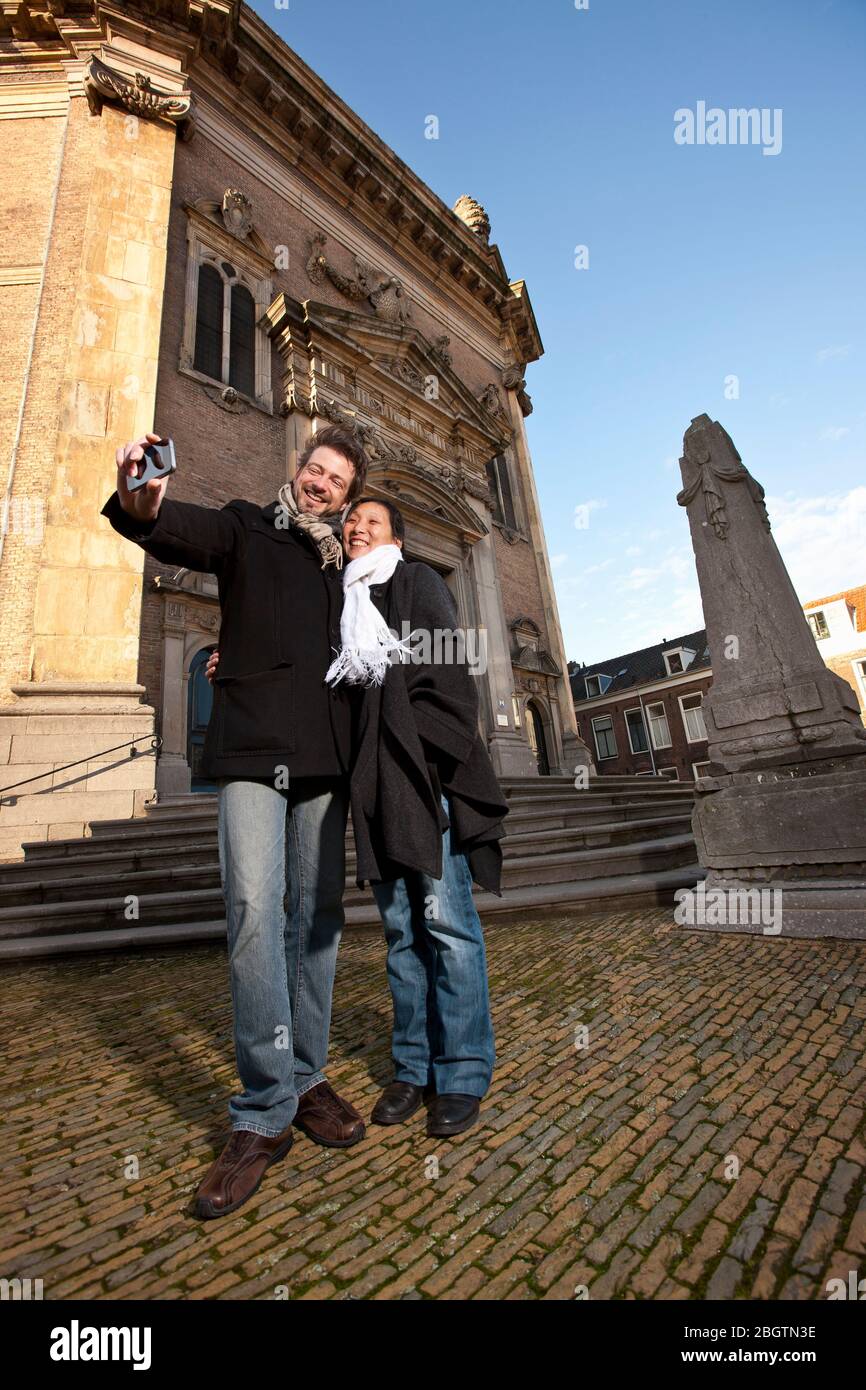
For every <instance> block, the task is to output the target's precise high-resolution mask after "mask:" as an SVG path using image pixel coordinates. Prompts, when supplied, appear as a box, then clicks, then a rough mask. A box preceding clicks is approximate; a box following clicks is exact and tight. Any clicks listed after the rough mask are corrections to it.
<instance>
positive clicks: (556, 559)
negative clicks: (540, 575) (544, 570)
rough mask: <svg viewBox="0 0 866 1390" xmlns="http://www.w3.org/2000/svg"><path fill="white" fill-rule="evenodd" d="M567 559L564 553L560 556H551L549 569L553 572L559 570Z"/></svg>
mask: <svg viewBox="0 0 866 1390" xmlns="http://www.w3.org/2000/svg"><path fill="white" fill-rule="evenodd" d="M567 559H568V556H567V555H566V553H565V551H563V552H562V554H561V555H551V557H550V568H551V569H554V570H555V569H559V568H560V566H561V565H564V564H565V562H566V560H567Z"/></svg>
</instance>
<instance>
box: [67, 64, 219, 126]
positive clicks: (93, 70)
mask: <svg viewBox="0 0 866 1390" xmlns="http://www.w3.org/2000/svg"><path fill="white" fill-rule="evenodd" d="M84 90H85V93H86V95H87V104H88V106H89V107H90V110H91V112H92V114H93V115H94V116H98V115H99V114H100V112H101V110H102V106H103V102H105V101H110V102H116V103H119V105H121V106H122V107H124V109H125V110H127V111H129V112H131V113H132V115H133V116H140V117H141V118H142V119H143V120H159V119H162V120H166V121H173V122H174V124H175V125H177V127H178V130H179V132H180V134H181V138H182V139H184V140H188V139H189V137H190V135H191V134H192V123H191V117H192V109H193V104H194V100H195V99H194V97H193V95H192V93H191V92H190V93H180V94H178V93H175V92H162V91H160V90H159V89H158V88H156V87H154V85H153V83H152V81H151V79H150V78H149V77H148V76H147V74H146V73H143V72H137V73H136V74H135V76H134V78H130V77H127V75H126V74H125V73H122V72H117V71H116V70H115V69H114V68H110V67H108V66H106V64H105V63H103V62H102V61H101V60H100V59H99V58H97V56H96V54H95V53H94V54H92V55H91V58H90V62H89V63H88V65H87V70H86V72H85V75H84Z"/></svg>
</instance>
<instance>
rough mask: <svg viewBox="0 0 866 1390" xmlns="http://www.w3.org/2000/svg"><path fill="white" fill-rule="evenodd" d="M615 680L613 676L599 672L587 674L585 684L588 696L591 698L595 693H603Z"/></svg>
mask: <svg viewBox="0 0 866 1390" xmlns="http://www.w3.org/2000/svg"><path fill="white" fill-rule="evenodd" d="M612 680H613V676H605V675H602V674H599V675H597V676H585V677H584V681H583V683H584V685H585V686H586V698H587V699H588V700H591V699H592V697H593V696H594V695H603V694H604V692H605V691H606V690H607V687H608V686H609V685H610V683H611V681H612Z"/></svg>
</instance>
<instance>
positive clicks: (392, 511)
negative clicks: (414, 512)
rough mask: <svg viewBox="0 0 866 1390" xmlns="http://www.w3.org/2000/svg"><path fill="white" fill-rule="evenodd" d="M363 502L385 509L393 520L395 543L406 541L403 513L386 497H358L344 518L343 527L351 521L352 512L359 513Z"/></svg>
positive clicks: (392, 529) (392, 530) (392, 532)
mask: <svg viewBox="0 0 866 1390" xmlns="http://www.w3.org/2000/svg"><path fill="white" fill-rule="evenodd" d="M362 502H372V503H373V504H374V505H375V506H377V507H384V508H385V511H386V512H387V513H388V515H389V517H390V518H391V534H392V536H393V537H394V540H395V541H402V540H405V539H406V523H405V521H404V520H403V513H402V512H401V511H400V508H399V507H398V506H396V505H395V503H393V502H389V501H388V499H387V498H385V497H356V498H355V501H354V502H353V503H352V505H351V507H350V508H349V510H348V511H347V512H346V515H345V516H344V517H343V525H344V526H345V524H346V522H347V521H348V520H349V517H350V516H351V515H352V512H354V511H357V509H358V507H360V505H361V503H362Z"/></svg>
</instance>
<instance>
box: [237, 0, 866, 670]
mask: <svg viewBox="0 0 866 1390" xmlns="http://www.w3.org/2000/svg"><path fill="white" fill-rule="evenodd" d="M253 8H254V9H256V10H257V11H258V13H259V14H261V15H262V17H263V18H264V19H265V20H266V21H267V22H268V24H269V25H270V26H271V27H272V28H273V29H275V30H276V31H277V32H278V33H279V34H280V36H281V37H282V38H283V39H284V40H285V41H286V42H287V43H288V44H289V45H290V46H291V47H292V48H294V49H295V50H296V52H297V53H298V54H299V55H300V56H301V57H302V58H303V59H304V61H305V62H306V63H308V64H309V65H310V66H311V67H312V68H313V69H314V70H315V71H316V72H317V73H318V74H319V75H320V76H321V77H322V78H323V79H324V80H325V81H326V82H327V83H328V84H329V85H330V86H331V87H333V89H334V90H335V91H336V92H337V93H338V94H339V96H340V97H341V98H342V99H343V100H344V101H346V102H347V103H348V104H349V105H350V106H351V107H353V109H354V110H356V111H357V112H358V114H359V115H360V116H361V117H362V118H363V119H364V120H365V121H366V122H367V123H368V124H369V125H370V126H372V128H373V129H374V130H375V131H376V133H377V134H378V135H379V136H381V138H382V139H384V140H385V141H386V142H387V143H388V144H389V145H390V146H391V147H392V148H393V149H394V150H395V151H396V153H397V154H398V155H400V157H401V158H402V159H404V160H405V161H406V162H407V163H408V164H409V165H411V167H412V168H413V169H414V170H415V171H416V172H417V173H418V174H419V175H420V176H421V178H423V179H424V180H425V181H426V182H427V183H428V184H429V185H430V187H431V188H432V189H433V190H434V191H435V192H436V193H437V194H438V195H439V196H440V197H441V198H443V199H444V200H445V201H446V202H447V203H448V204H449V205H451V204H453V203H454V201H455V200H456V198H457V197H458V196H459V195H460V194H461V193H469V194H471V195H472V196H473V197H474V198H477V199H478V201H479V202H480V203H482V204H483V205H484V207H485V208H486V209H487V212H488V214H489V216H490V219H491V223H492V237H491V239H492V240H493V241H495V242H496V243H497V245H498V246H499V249H500V252H501V254H502V257H503V260H504V262H505V265H506V268H507V270H508V274H509V277H510V278H511V279H515V280H517V279H524V280H526V282H527V285H528V288H529V293H530V296H531V299H532V303H533V307H534V309H535V313H536V317H537V319H538V324H539V329H540V332H541V337H542V341H543V343H544V347H545V355H544V356H543V357H542V358H541V360H540V361H539V362H537V363H535V364H533V365H531V366H530V367H529V369H528V372H527V388H528V390H529V392H530V394H531V396H532V399H533V404H534V412H533V414H532V415H531V416H530V418H529V420H528V422H527V429H528V432H529V442H530V447H531V449H532V454H533V460H534V464H535V472H536V480H537V485H538V490H539V495H540V499H541V507H542V517H543V521H544V526H545V532H546V535H547V541H548V548H549V551H550V555H551V559H552V563H553V567H554V577H555V581H556V587H557V597H558V602H559V608H560V618H561V622H562V628H563V633H564V636H565V645H566V651H567V654H568V656H569V658H570V659H575V660H581V661H586V662H592V661H596V660H601V659H602V658H604V657H605V656H608V655H615V654H617V653H620V652H624V651H628V650H631V649H633V648H636V647H640V646H643V645H648V644H649V643H651V642H654V641H660V640H661V639H662V638H663V637H665V638H670V637H673V636H676V635H678V634H679V633H681V632H686V631H688V630H690V629H693V628H695V627H698V626H700V625H701V623H702V621H703V619H702V614H701V607H700V595H699V591H698V587H697V580H696V576H695V571H694V565H693V561H692V552H691V545H690V542H689V536H688V526H687V522H686V517H685V513H684V511H683V509H682V508H680V507H678V506H677V504H676V493H677V491H678V489H679V487H680V486H681V479H680V472H679V466H678V463H677V460H678V458H679V455H680V453H681V446H682V435H683V432H684V430H685V429H686V427H687V426H688V424H689V421H690V420H691V419H692V417H693V416H695V415H699V414H701V413H702V412H704V411H706V412H707V413H708V414H709V415H711V416H712V417H713V418H714V419H717V420H720V421H721V423H722V424H723V425H724V426H725V428H726V429H727V430H728V432H729V433H730V434H731V436H732V438H733V440H734V443H735V444H736V445H737V448H738V449H739V452H740V454H741V456H742V458H743V462H744V463H745V464H746V466H747V467H748V468H749V469H750V471H751V472H752V473H753V474H754V476H755V477H756V478H757V479H758V480H759V482H761V483H763V485H764V487H765V488H766V491H767V501H768V509H769V513H770V517H771V520H772V522H773V531H774V535H775V537H776V541H777V544H778V545H779V548H780V550H781V552H782V555H783V556H784V558H785V561H786V563H787V564H788V568H789V570H790V572H791V577H792V579H793V581H794V585H795V587H796V589H797V591H798V593H799V595H800V598H801V599H802V600H803V601H804V602H805V601H806V600H808V599H810V598H819V597H822V596H824V595H825V594H829V593H833V592H836V591H838V590H839V589H841V588H845V587H851V586H853V585H855V584H861V583H866V466H864V460H866V398H864V391H863V384H864V339H863V333H864V329H863V325H864V279H866V272H864V248H863V229H864V226H866V196H864V168H866V162H864V155H863V150H864V133H866V130H864V127H866V119H864V118H866V81H864V73H866V0H663V2H662V3H660V0H589V8H588V10H577V9H576V8H575V5H574V0H534V3H531V4H530V3H524V4H521V3H517V0H498V3H497V0H471V2H470V0H463V3H458V2H457V0H439V3H437V4H430V3H428V2H427V0H366V2H365V3H351V2H350V0H290V5H289V8H288V9H281V8H277V6H276V5H272V4H265V3H262V0H256V3H255V4H254V6H253ZM699 101H703V102H705V103H706V106H707V108H711V107H720V108H722V109H724V110H725V111H727V110H728V109H729V108H732V107H758V108H760V109H763V108H766V109H768V110H770V111H773V110H776V109H780V110H781V112H782V121H781V137H782V138H781V149H780V151H779V153H777V154H775V155H765V154H764V153H763V151H762V148H761V146H760V145H742V144H728V145H718V144H717V145H710V144H704V145H697V144H693V145H679V144H677V143H675V141H674V128H675V120H674V113H675V111H677V110H679V109H681V108H690V109H691V110H693V111H694V110H695V109H696V107H697V103H698V102H699ZM430 114H434V115H436V116H437V117H438V119H439V139H438V140H435V141H434V140H428V139H425V138H424V129H425V120H426V118H427V116H429V115H430ZM776 130H777V131H778V126H777V127H776ZM579 245H581V246H587V247H588V250H589V268H588V269H585V270H578V269H576V268H575V265H574V260H575V247H577V246H579ZM730 377H736V378H737V381H738V391H739V395H738V398H736V399H731V398H726V379H727V378H730ZM730 393H731V387H730V386H729V387H728V396H730ZM581 506H582V507H586V506H589V514H588V516H589V524H588V525H585V526H583V527H581V528H580V529H579V528H578V527H577V526H575V524H574V518H575V508H576V507H581Z"/></svg>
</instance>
